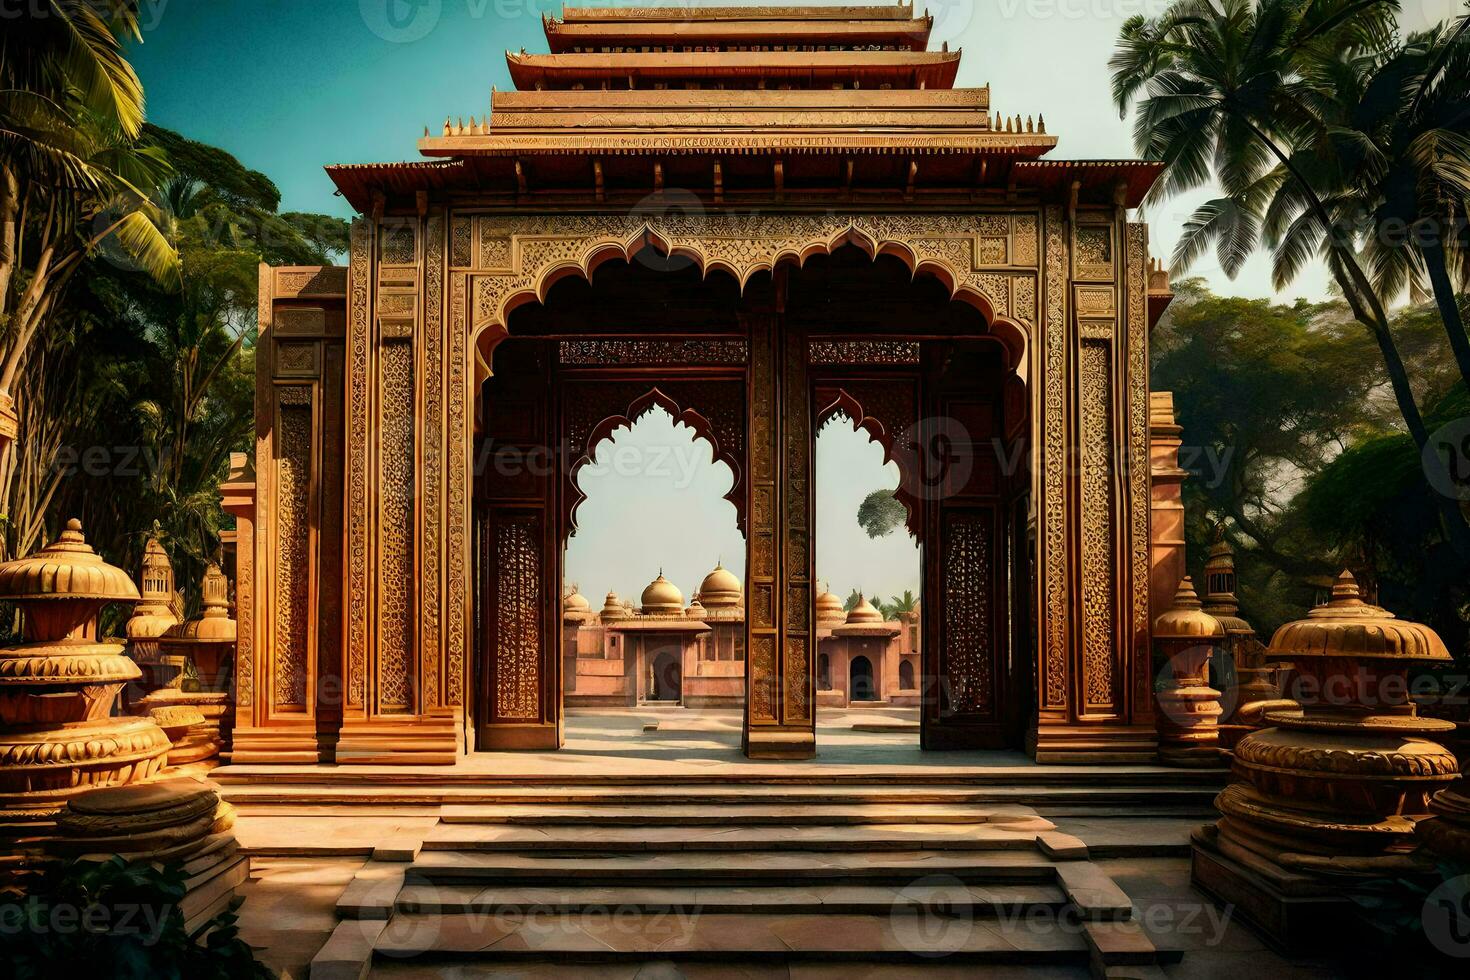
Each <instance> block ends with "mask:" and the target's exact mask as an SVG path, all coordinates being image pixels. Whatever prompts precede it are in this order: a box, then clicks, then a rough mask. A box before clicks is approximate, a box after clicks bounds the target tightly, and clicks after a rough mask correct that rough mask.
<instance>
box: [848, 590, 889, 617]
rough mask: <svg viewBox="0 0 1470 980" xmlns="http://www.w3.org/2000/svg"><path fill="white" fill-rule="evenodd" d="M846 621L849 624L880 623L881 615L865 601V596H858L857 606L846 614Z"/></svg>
mask: <svg viewBox="0 0 1470 980" xmlns="http://www.w3.org/2000/svg"><path fill="white" fill-rule="evenodd" d="M847 621H848V622H849V623H881V622H883V614H882V613H881V612H879V611H878V609H877V607H875V606H874V605H873V604H872V603H871V602H869V601H868V600H867V597H866V596H859V597H858V604H857V605H855V606H853V607H852V611H851V612H849V613H848V614H847Z"/></svg>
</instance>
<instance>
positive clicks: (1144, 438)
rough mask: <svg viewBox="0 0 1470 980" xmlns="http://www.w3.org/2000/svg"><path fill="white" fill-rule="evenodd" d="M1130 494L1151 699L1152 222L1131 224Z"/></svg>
mask: <svg viewBox="0 0 1470 980" xmlns="http://www.w3.org/2000/svg"><path fill="white" fill-rule="evenodd" d="M1128 274H1129V276H1130V278H1131V280H1132V282H1131V283H1130V285H1129V289H1128V327H1127V352H1128V353H1127V364H1128V381H1127V391H1128V455H1127V460H1128V482H1127V486H1128V495H1129V497H1130V498H1131V500H1130V526H1131V536H1132V539H1133V540H1132V563H1133V581H1132V583H1131V584H1132V589H1133V602H1132V607H1133V636H1134V644H1135V645H1134V648H1133V659H1134V678H1135V680H1134V698H1135V704H1139V705H1147V704H1148V703H1149V700H1148V698H1149V692H1150V689H1151V687H1152V683H1153V672H1152V670H1151V661H1150V658H1149V653H1148V651H1149V640H1148V636H1149V630H1150V627H1151V616H1150V610H1149V569H1150V565H1149V514H1150V510H1149V500H1150V496H1151V491H1150V489H1149V474H1150V470H1149V450H1148V430H1149V422H1148V415H1149V395H1148V372H1149V365H1148V308H1147V302H1148V296H1147V292H1148V226H1147V225H1144V224H1130V225H1128Z"/></svg>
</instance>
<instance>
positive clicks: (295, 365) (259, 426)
mask: <svg viewBox="0 0 1470 980" xmlns="http://www.w3.org/2000/svg"><path fill="white" fill-rule="evenodd" d="M344 272H345V270H343V269H341V268H335V267H325V268H322V267H311V268H306V267H302V268H278V269H272V268H269V267H267V266H261V269H260V308H259V318H260V330H259V341H258V344H257V347H256V361H255V372H256V388H255V415H256V452H255V484H254V487H253V499H252V498H251V497H250V496H249V495H247V493H246V490H245V486H246V485H245V483H244V482H243V481H242V480H235V479H233V478H232V481H231V486H232V487H234V489H233V490H232V491H231V492H230V494H229V495H228V496H227V498H226V501H227V506H228V507H229V508H230V509H231V512H232V513H235V514H236V519H237V521H240V522H242V523H241V524H240V537H239V541H238V544H237V549H238V550H237V554H238V559H237V560H238V562H239V569H238V571H237V576H238V578H237V581H238V583H239V584H238V586H237V589H238V591H237V603H238V615H239V635H240V640H239V650H238V651H237V654H236V667H235V677H236V692H235V695H236V717H235V734H234V749H233V755H232V760H233V761H234V762H237V763H250V762H314V761H316V760H317V759H318V758H319V757H320V754H319V745H321V744H328V745H329V744H330V742H331V735H332V730H333V729H334V728H335V724H334V717H335V713H336V710H337V708H336V706H337V704H338V700H339V698H338V694H339V692H338V689H337V686H336V684H335V682H334V680H333V675H334V673H335V671H336V670H337V667H336V664H337V663H338V662H339V659H340V655H341V654H340V631H339V625H340V619H339V618H338V617H339V611H340V605H339V603H338V598H337V597H338V591H337V584H338V583H339V582H340V581H341V566H340V562H341V538H340V537H339V534H340V527H341V522H340V518H339V515H340V508H339V503H338V502H339V501H340V499H341V464H340V460H341V449H340V447H341V440H342V425H341V410H340V405H341V399H342V351H343V347H342V335H343V305H344V302H345V299H346V276H345V275H344Z"/></svg>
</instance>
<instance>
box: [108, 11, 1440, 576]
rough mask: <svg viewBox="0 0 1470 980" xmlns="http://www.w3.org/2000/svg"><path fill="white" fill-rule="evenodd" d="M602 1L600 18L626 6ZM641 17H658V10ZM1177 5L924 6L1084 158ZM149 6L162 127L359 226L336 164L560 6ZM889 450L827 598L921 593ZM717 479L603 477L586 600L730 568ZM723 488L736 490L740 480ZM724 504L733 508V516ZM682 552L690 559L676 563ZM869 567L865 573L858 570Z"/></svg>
mask: <svg viewBox="0 0 1470 980" xmlns="http://www.w3.org/2000/svg"><path fill="white" fill-rule="evenodd" d="M595 2H596V3H598V5H603V6H606V5H609V4H612V3H617V2H618V0H595ZM623 2H627V0H623ZM719 2H721V3H723V4H731V3H734V4H738V3H740V2H741V0H719ZM747 2H748V0H747ZM807 2H813V0H807ZM815 2H821V0H815ZM829 2H830V0H829ZM848 2H852V0H848ZM1459 3H1460V0H1404V12H1403V17H1402V20H1403V22H1404V23H1405V24H1406V25H1407V26H1411V27H1420V26H1423V25H1425V24H1427V23H1430V22H1437V21H1439V20H1441V19H1444V18H1445V17H1447V16H1449V15H1451V14H1452V13H1454V12H1455V11H1456V10H1458V9H1459ZM638 4H639V5H646V4H645V0H638ZM1166 4H1167V0H938V2H935V3H930V4H929V5H928V9H929V10H930V12H932V13H933V14H934V15H935V30H934V35H933V45H934V46H935V47H938V46H939V44H941V43H945V42H947V43H948V44H949V46H950V48H951V49H954V48H956V47H961V48H963V49H964V51H965V58H964V60H963V62H962V67H961V69H960V76H959V83H958V84H959V85H961V86H974V85H983V84H986V83H989V84H990V86H991V101H992V105H993V108H994V109H995V110H996V111H999V112H1001V113H1004V114H1015V113H1020V114H1022V115H1028V114H1034V113H1039V114H1042V115H1044V116H1045V117H1046V122H1047V129H1048V131H1049V132H1051V133H1054V134H1057V135H1059V136H1060V140H1061V141H1060V145H1059V146H1058V147H1057V149H1056V151H1054V154H1053V155H1054V156H1055V157H1059V158H1066V157H1074V158H1083V159H1085V158H1100V157H1111V158H1118V157H1125V158H1126V157H1131V156H1133V151H1132V144H1131V135H1130V133H1131V130H1130V126H1129V122H1128V121H1125V120H1120V119H1119V118H1118V113H1117V111H1116V110H1115V109H1114V108H1113V107H1112V104H1111V102H1110V99H1109V95H1108V73H1107V59H1108V56H1109V54H1110V53H1111V51H1112V47H1113V42H1114V39H1115V38H1116V37H1117V33H1118V28H1119V26H1120V25H1121V24H1122V22H1123V21H1124V20H1125V19H1126V18H1127V17H1128V16H1131V15H1132V14H1135V13H1146V14H1156V13H1159V12H1160V11H1161V10H1162V9H1164V7H1165V6H1166ZM142 6H143V8H144V13H143V20H144V32H143V33H144V43H143V44H141V45H139V46H137V47H136V48H135V49H134V50H133V51H132V53H131V54H132V58H133V62H134V64H135V65H136V67H137V69H138V72H139V75H140V76H141V77H142V79H143V83H144V87H145V90H146V92H147V96H148V107H149V117H150V118H151V119H152V120H153V121H154V122H156V123H159V124H160V125H163V126H167V127H170V128H172V129H176V130H178V131H179V132H182V133H184V134H185V135H187V136H189V137H191V138H193V139H197V140H200V141H203V142H206V143H210V144H213V145H216V146H220V147H223V148H225V149H227V150H229V151H230V152H232V153H234V154H235V155H236V156H237V157H239V158H240V160H241V161H243V162H244V163H245V164H246V165H247V166H250V167H253V168H255V169H257V170H260V171H262V172H264V173H266V174H268V175H269V176H270V177H271V179H272V180H274V181H275V182H276V184H277V185H279V187H280V188H281V191H282V194H283V207H284V208H286V209H288V210H300V211H320V212H326V213H331V214H337V215H343V216H346V215H347V214H349V213H350V210H349V209H348V208H347V206H346V204H345V203H344V202H343V201H342V200H341V199H340V198H338V197H335V196H334V194H333V187H332V184H331V182H330V181H329V180H328V179H327V177H326V175H325V174H324V173H323V172H322V167H323V165H325V164H329V163H361V162H369V161H382V160H404V159H413V158H414V157H415V156H416V155H417V151H416V143H417V140H418V138H419V137H420V136H421V135H422V134H423V131H424V127H425V126H431V127H437V126H440V125H442V123H443V121H444V118H445V116H455V117H458V116H465V117H468V116H470V115H472V114H476V115H483V114H485V113H486V112H487V111H488V109H489V105H490V92H491V87H492V86H499V87H501V88H509V87H510V80H509V76H508V74H507V72H506V68H505V51H506V50H507V49H510V50H519V49H521V48H525V49H527V50H530V51H540V50H545V42H544V37H543V35H542V31H541V15H542V13H543V12H548V11H549V12H555V11H557V10H559V9H560V6H561V5H560V3H559V2H553V0H208V2H189V0H142ZM919 6H920V7H921V9H922V8H923V2H922V0H919ZM1210 196H1211V194H1210V192H1209V191H1208V190H1201V191H1199V192H1197V193H1195V194H1192V195H1189V196H1187V197H1184V198H1180V199H1177V200H1175V201H1171V202H1169V203H1168V204H1166V205H1164V206H1162V207H1160V208H1158V209H1156V211H1155V212H1154V213H1152V214H1149V215H1146V216H1145V217H1146V218H1147V219H1148V220H1149V222H1150V225H1151V236H1152V250H1153V252H1154V254H1155V255H1158V256H1167V255H1168V253H1169V251H1170V250H1171V249H1172V247H1173V244H1174V241H1175V239H1176V238H1177V237H1178V233H1179V228H1180V227H1181V225H1182V223H1183V221H1184V220H1185V218H1186V217H1187V216H1188V215H1189V213H1190V212H1191V211H1192V210H1193V209H1194V208H1195V207H1196V206H1197V205H1198V204H1199V203H1201V202H1203V201H1204V200H1207V199H1208V198H1209V197H1210ZM1190 274H1193V275H1200V276H1203V277H1205V278H1206V279H1207V280H1208V281H1209V284H1210V286H1211V287H1212V288H1214V289H1215V290H1216V291H1217V292H1221V293H1227V294H1233V295H1242V296H1263V295H1269V294H1270V293H1271V285H1270V277H1269V271H1268V265H1267V262H1266V260H1265V259H1264V257H1261V256H1257V257H1255V258H1253V259H1252V260H1251V261H1250V262H1248V263H1247V265H1246V268H1245V269H1244V270H1243V271H1242V272H1241V274H1240V275H1239V276H1238V277H1237V278H1236V279H1235V280H1234V281H1231V280H1228V279H1227V278H1226V277H1225V276H1224V275H1223V274H1222V273H1221V272H1220V270H1219V268H1218V267H1217V266H1216V265H1214V264H1213V262H1212V257H1206V258H1205V259H1203V260H1202V261H1201V262H1200V263H1199V264H1198V265H1197V266H1196V267H1195V268H1194V269H1192V270H1190ZM1327 290H1328V278H1327V276H1326V274H1325V272H1323V271H1322V270H1321V269H1320V268H1313V269H1309V270H1308V271H1307V272H1306V273H1305V274H1304V275H1303V276H1302V277H1301V278H1300V279H1299V280H1298V281H1297V282H1296V283H1294V284H1293V285H1292V287H1291V288H1290V289H1289V290H1288V291H1286V293H1284V294H1283V297H1282V298H1284V299H1289V298H1291V297H1294V296H1299V295H1300V296H1306V297H1308V298H1311V299H1320V298H1323V297H1325V296H1326V295H1327ZM645 425H648V426H649V430H648V431H647V432H644V431H642V430H643V428H644V427H643V426H640V427H639V432H637V433H628V434H626V438H628V439H630V440H633V441H635V442H636V441H637V440H638V439H646V440H647V439H651V440H655V441H660V440H661V441H662V442H664V443H666V444H668V445H671V446H677V444H678V442H679V440H680V439H682V440H683V441H684V443H685V449H686V452H693V450H692V449H691V448H689V445H688V444H689V436H688V435H687V433H685V434H684V435H682V436H680V435H678V434H677V433H675V432H674V431H673V429H672V424H671V420H670V422H668V423H664V424H663V427H662V428H660V427H659V425H657V424H650V423H645ZM698 445H701V446H702V445H703V444H702V443H701V444H698ZM876 452H877V449H876V447H874V446H872V445H871V444H870V443H868V442H867V441H866V437H865V436H855V435H852V434H851V433H847V434H846V435H845V436H838V435H835V434H829V435H827V436H824V437H823V440H822V442H821V443H820V444H819V457H818V468H819V477H821V479H820V480H819V494H821V496H822V501H821V502H822V513H823V517H822V520H823V521H825V522H827V523H824V524H821V525H819V529H818V530H819V543H818V549H819V550H818V562H819V574H820V575H825V576H830V577H831V579H832V586H833V588H834V590H836V591H840V592H842V593H844V594H845V592H846V590H847V589H849V588H853V587H862V588H874V589H878V590H880V591H882V592H884V594H892V593H894V592H900V591H902V590H903V589H905V588H914V587H915V586H916V582H917V571H916V568H917V566H916V564H915V559H914V556H913V548H912V545H911V544H906V543H905V542H904V541H903V540H901V539H902V537H903V536H902V535H901V534H898V535H893V536H891V537H890V538H888V539H884V541H882V542H870V541H868V540H867V539H866V536H865V535H864V534H863V533H862V532H861V531H860V530H859V529H858V528H857V526H856V522H855V520H854V519H853V515H854V513H855V511H856V507H857V502H858V501H860V500H861V499H862V497H863V496H864V495H865V494H866V493H868V492H869V491H870V490H872V489H876V488H877V487H879V486H881V485H884V483H885V481H887V485H889V486H892V485H895V484H896V481H897V478H896V474H894V473H893V472H892V470H891V468H889V469H888V470H885V469H884V468H883V467H882V466H881V458H880V457H878V456H875V455H874V454H875V453H876ZM706 456H707V451H706ZM706 469H707V470H708V472H706V473H705V474H704V475H703V476H701V477H699V478H698V480H696V481H695V482H694V483H691V484H690V485H688V486H685V487H684V488H683V489H680V490H677V491H675V490H673V489H672V488H670V487H668V486H662V487H661V485H660V484H659V480H660V479H662V478H661V477H657V476H653V475H649V474H643V475H642V476H639V477H635V478H632V479H631V480H630V479H628V478H625V477H614V478H612V479H610V480H608V481H607V483H606V484H604V487H605V488H606V489H605V496H603V497H602V499H600V500H596V501H594V500H589V502H588V508H589V512H590V513H596V512H597V508H598V507H599V506H605V507H606V508H607V509H606V510H604V511H603V512H602V513H603V514H604V515H605V519H603V520H589V521H588V522H587V525H586V526H587V527H588V530H587V531H586V532H584V533H583V534H581V535H579V537H578V538H577V539H576V541H575V542H574V544H573V547H572V551H571V553H570V554H569V571H570V573H571V577H573V578H575V579H578V580H580V581H581V583H582V585H583V587H584V589H586V590H588V591H589V595H590V593H591V592H592V591H600V592H605V591H606V590H607V589H608V588H616V589H618V590H619V591H620V592H624V593H626V592H628V591H630V590H631V591H632V594H634V595H636V594H637V592H639V591H641V589H642V586H643V584H645V583H646V582H647V581H648V580H649V579H650V578H651V577H652V576H653V574H655V573H656V572H657V567H656V566H657V563H658V561H660V560H664V561H666V562H669V563H670V573H669V577H670V578H671V579H673V580H674V581H675V584H677V585H678V586H679V587H680V588H681V589H684V590H685V591H686V592H687V591H689V590H690V589H692V588H693V586H694V585H696V584H697V583H698V580H699V576H702V575H703V573H704V571H705V570H707V569H708V568H709V567H710V565H711V564H712V563H713V560H714V559H715V558H717V557H719V556H721V555H724V556H725V557H726V562H727V564H730V565H731V566H732V567H734V563H735V561H736V560H737V558H736V557H734V556H735V554H736V553H737V552H738V551H739V550H740V545H739V537H738V535H736V536H735V537H734V538H731V537H730V535H731V534H734V520H733V511H731V510H730V508H729V505H727V504H724V503H723V502H722V501H720V499H719V497H720V494H721V493H722V492H723V491H722V490H721V491H716V490H711V489H710V488H709V486H708V485H707V483H708V481H710V480H715V481H716V482H717V481H718V479H720V478H722V477H721V475H720V474H719V472H718V471H720V470H722V469H723V468H722V467H718V466H713V465H709V466H707V467H706ZM723 479H725V480H726V481H727V482H728V476H724V477H723ZM699 480H704V481H706V483H700V482H699ZM651 494H652V495H653V497H654V498H656V499H658V500H659V501H661V505H660V507H661V508H662V509H660V507H655V508H653V509H648V510H639V509H638V508H639V507H640V506H641V504H640V503H639V502H640V501H647V500H648V499H650V495H651ZM659 495H662V496H659ZM834 495H835V496H834ZM722 507H723V508H724V510H725V511H729V512H730V513H728V514H726V515H724V516H723V517H721V512H720V508H722ZM590 513H589V515H588V516H590ZM645 514H646V515H647V516H646V517H645V516H644V515H645ZM721 521H723V523H721ZM689 528H707V529H708V530H707V531H706V533H705V535H704V536H701V537H699V538H698V539H697V540H696V539H695V538H692V537H689V536H688V532H687V530H686V529H689ZM721 528H724V529H725V530H721ZM727 531H728V533H727ZM665 535H669V536H665ZM681 542H682V543H684V544H685V545H687V547H685V548H684V549H683V552H687V557H679V556H674V557H669V556H671V555H673V553H674V552H675V551H679V550H680V549H679V548H677V547H676V545H678V544H680V543H681ZM683 552H681V554H682V553H683ZM856 569H860V570H861V571H849V570H856ZM838 570H842V572H841V573H839V571H838ZM858 580H861V581H858ZM598 597H600V595H599V596H598Z"/></svg>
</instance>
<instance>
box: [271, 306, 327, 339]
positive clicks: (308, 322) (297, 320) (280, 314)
mask: <svg viewBox="0 0 1470 980" xmlns="http://www.w3.org/2000/svg"><path fill="white" fill-rule="evenodd" d="M275 319H276V322H275V334H276V336H278V337H279V336H282V335H284V334H324V333H326V332H327V311H326V310H323V309H318V308H315V307H305V306H283V307H280V308H278V309H277V310H276V312H275Z"/></svg>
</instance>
